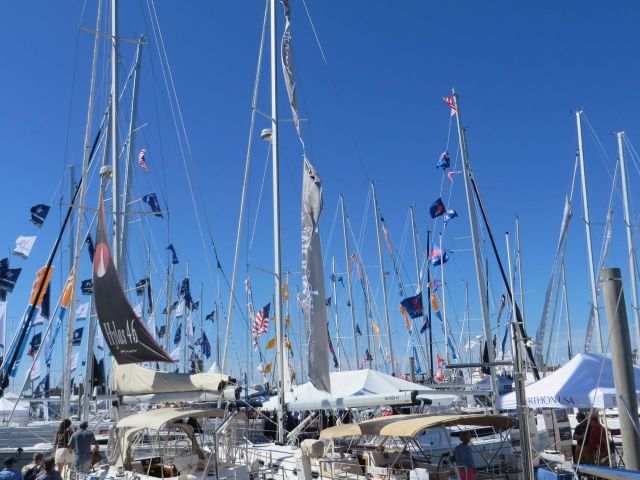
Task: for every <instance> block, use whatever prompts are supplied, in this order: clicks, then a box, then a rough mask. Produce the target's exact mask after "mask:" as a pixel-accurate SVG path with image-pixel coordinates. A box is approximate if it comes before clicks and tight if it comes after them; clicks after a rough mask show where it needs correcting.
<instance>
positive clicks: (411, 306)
mask: <svg viewBox="0 0 640 480" xmlns="http://www.w3.org/2000/svg"><path fill="white" fill-rule="evenodd" d="M400 305H401V306H402V307H404V309H405V311H406V312H407V314H408V315H409V316H410V317H411V318H418V317H421V316H422V292H420V293H418V294H417V295H414V296H413V297H407V298H405V299H404V300H402V301H401V302H400Z"/></svg>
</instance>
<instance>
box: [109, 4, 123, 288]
mask: <svg viewBox="0 0 640 480" xmlns="http://www.w3.org/2000/svg"><path fill="white" fill-rule="evenodd" d="M118 92H119V88H118V0H111V99H110V100H111V101H110V107H109V121H110V128H109V136H110V139H111V168H112V170H111V171H112V177H111V189H112V194H113V199H112V200H111V201H112V208H113V240H114V241H113V245H112V250H113V261H114V263H115V266H116V270H117V271H118V273H121V270H124V268H123V257H122V249H121V246H120V238H122V220H123V219H122V215H121V213H122V211H121V208H120V197H121V195H122V193H121V187H120V166H119V165H118V163H119V162H118V143H119V142H118ZM125 289H126V285H125Z"/></svg>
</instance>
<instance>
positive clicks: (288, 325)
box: [284, 313, 291, 327]
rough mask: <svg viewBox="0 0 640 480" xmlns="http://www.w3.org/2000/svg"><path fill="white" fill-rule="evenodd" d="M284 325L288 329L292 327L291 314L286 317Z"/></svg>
mask: <svg viewBox="0 0 640 480" xmlns="http://www.w3.org/2000/svg"><path fill="white" fill-rule="evenodd" d="M284 324H285V325H286V326H287V327H290V326H291V317H290V316H289V314H288V313H287V314H286V315H285V316H284Z"/></svg>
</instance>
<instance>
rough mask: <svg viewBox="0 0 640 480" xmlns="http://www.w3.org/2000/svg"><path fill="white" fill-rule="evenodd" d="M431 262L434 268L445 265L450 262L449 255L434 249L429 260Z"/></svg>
mask: <svg viewBox="0 0 640 480" xmlns="http://www.w3.org/2000/svg"><path fill="white" fill-rule="evenodd" d="M429 261H430V262H431V265H433V266H434V267H437V266H438V265H443V264H445V263H447V262H448V261H449V254H448V253H447V251H446V250H444V249H441V248H438V247H434V249H433V250H431V257H430V258H429Z"/></svg>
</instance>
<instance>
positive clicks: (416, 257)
mask: <svg viewBox="0 0 640 480" xmlns="http://www.w3.org/2000/svg"><path fill="white" fill-rule="evenodd" d="M409 213H410V215H411V231H412V232H413V234H412V237H413V238H412V240H413V257H414V260H415V264H416V278H417V280H418V289H417V290H418V292H420V293H421V294H422V274H421V273H420V261H419V250H418V229H417V228H416V219H415V215H414V212H413V205H411V206H410V207H409ZM426 301H427V302H428V301H429V299H428V298H427V299H426ZM424 302H425V298H424V295H422V324H424V321H425V309H424ZM418 343H419V344H420V345H422V344H421V342H420V337H419V336H418ZM423 353H424V352H423ZM425 361H428V358H425Z"/></svg>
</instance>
